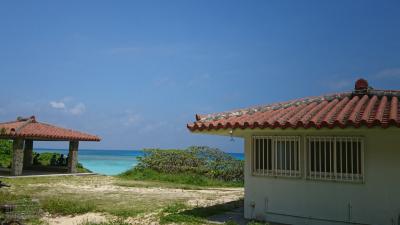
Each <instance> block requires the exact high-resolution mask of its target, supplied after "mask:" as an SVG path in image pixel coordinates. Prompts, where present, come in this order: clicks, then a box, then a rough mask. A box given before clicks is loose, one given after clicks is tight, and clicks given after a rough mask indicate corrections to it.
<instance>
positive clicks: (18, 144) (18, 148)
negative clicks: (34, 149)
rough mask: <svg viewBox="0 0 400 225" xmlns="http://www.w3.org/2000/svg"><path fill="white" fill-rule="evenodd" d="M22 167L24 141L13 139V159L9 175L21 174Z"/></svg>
mask: <svg viewBox="0 0 400 225" xmlns="http://www.w3.org/2000/svg"><path fill="white" fill-rule="evenodd" d="M23 165H24V140H23V139H19V138H18V139H14V141H13V158H12V164H11V175H12V176H19V175H21V174H22V169H23Z"/></svg>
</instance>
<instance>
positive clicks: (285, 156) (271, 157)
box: [252, 136, 301, 177]
mask: <svg viewBox="0 0 400 225" xmlns="http://www.w3.org/2000/svg"><path fill="white" fill-rule="evenodd" d="M252 162H253V163H252V165H253V174H254V175H261V176H283V177H300V176H301V172H300V168H301V167H300V137H298V136H254V137H253V142H252Z"/></svg>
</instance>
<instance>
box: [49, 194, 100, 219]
mask: <svg viewBox="0 0 400 225" xmlns="http://www.w3.org/2000/svg"><path fill="white" fill-rule="evenodd" d="M42 208H43V209H44V210H45V211H47V212H49V213H50V214H56V215H77V214H84V213H88V212H93V211H95V209H96V206H95V204H93V203H92V202H90V201H83V202H82V201H76V200H75V201H74V200H67V199H62V198H51V199H46V200H45V201H43V202H42Z"/></svg>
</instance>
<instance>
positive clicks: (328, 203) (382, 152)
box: [236, 128, 400, 225]
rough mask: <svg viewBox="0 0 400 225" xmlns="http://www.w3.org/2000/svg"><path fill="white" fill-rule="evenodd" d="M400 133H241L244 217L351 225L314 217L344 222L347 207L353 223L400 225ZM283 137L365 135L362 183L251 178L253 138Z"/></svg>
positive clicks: (327, 131) (364, 129)
mask: <svg viewBox="0 0 400 225" xmlns="http://www.w3.org/2000/svg"><path fill="white" fill-rule="evenodd" d="M399 130H400V129H398V128H393V129H366V128H363V129H334V130H329V129H326V130H315V129H314V130H305V129H299V130H288V129H287V130H280V129H276V130H254V131H251V130H250V131H249V130H246V131H240V133H237V135H236V136H242V137H244V138H245V160H246V164H245V217H246V218H256V219H262V220H269V221H275V222H281V223H287V224H296V225H297V224H349V223H344V222H343V223H337V222H334V223H333V222H328V221H325V220H314V219H312V218H320V219H327V220H339V221H348V219H349V210H348V208H349V204H350V205H351V207H352V213H351V214H352V222H354V223H355V224H357V223H360V224H374V225H400V131H399ZM286 134H287V135H300V136H302V141H304V137H305V136H306V135H340V136H342V135H343V136H345V135H348V136H354V135H362V136H364V137H365V182H364V183H346V182H332V181H312V180H306V179H305V178H304V175H303V178H301V179H298V178H297V179H296V178H274V177H256V176H253V175H252V174H251V160H250V159H251V136H252V135H286ZM301 146H302V149H301V151H304V149H303V148H304V147H303V144H302V145H301ZM302 155H303V154H302ZM302 163H304V162H302ZM303 174H304V173H303ZM267 202H268V203H267ZM252 205H254V207H252ZM267 205H268V206H267ZM268 212H274V213H281V214H288V215H292V216H283V215H277V214H270V213H268ZM302 217H306V218H308V219H305V218H302Z"/></svg>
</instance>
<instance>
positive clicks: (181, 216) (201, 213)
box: [160, 200, 243, 224]
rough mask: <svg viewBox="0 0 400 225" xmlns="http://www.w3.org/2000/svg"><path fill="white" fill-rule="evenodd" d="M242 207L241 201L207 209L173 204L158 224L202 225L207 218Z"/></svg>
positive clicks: (165, 211)
mask: <svg viewBox="0 0 400 225" xmlns="http://www.w3.org/2000/svg"><path fill="white" fill-rule="evenodd" d="M242 205H243V200H239V201H233V202H229V203H225V204H220V205H214V206H209V207H196V208H191V209H188V207H187V206H186V205H184V204H173V205H170V206H167V207H166V208H165V209H164V210H163V212H162V213H161V216H160V224H171V223H177V224H204V223H206V222H207V221H206V220H207V218H208V217H210V216H212V215H216V214H221V213H224V212H227V211H231V210H232V209H234V208H237V207H240V206H242Z"/></svg>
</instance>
